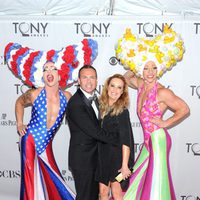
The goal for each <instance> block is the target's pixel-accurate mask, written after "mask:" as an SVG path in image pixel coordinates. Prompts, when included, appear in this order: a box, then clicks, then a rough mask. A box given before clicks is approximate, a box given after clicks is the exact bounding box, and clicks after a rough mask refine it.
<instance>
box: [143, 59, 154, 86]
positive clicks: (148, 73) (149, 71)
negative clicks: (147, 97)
mask: <svg viewBox="0 0 200 200" xmlns="http://www.w3.org/2000/svg"><path fill="white" fill-rule="evenodd" d="M143 78H144V80H145V82H148V83H153V82H155V81H156V80H157V67H156V65H155V63H154V62H153V61H148V62H147V63H146V64H145V66H144V69H143Z"/></svg>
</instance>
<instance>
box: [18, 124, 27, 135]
mask: <svg viewBox="0 0 200 200" xmlns="http://www.w3.org/2000/svg"><path fill="white" fill-rule="evenodd" d="M26 130H27V125H25V124H22V125H18V126H17V132H18V133H19V135H20V136H24V135H25V134H26Z"/></svg>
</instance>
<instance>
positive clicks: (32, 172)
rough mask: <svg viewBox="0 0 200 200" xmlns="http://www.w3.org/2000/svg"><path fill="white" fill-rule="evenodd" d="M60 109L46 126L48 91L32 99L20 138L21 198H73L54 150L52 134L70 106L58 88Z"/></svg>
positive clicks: (68, 199) (53, 134)
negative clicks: (29, 118) (24, 132)
mask: <svg viewBox="0 0 200 200" xmlns="http://www.w3.org/2000/svg"><path fill="white" fill-rule="evenodd" d="M59 96H60V110H59V114H58V116H57V118H56V121H55V123H54V124H53V126H52V127H51V128H50V129H47V124H46V120H47V107H46V105H47V102H46V91H45V89H43V90H42V91H41V92H40V94H39V95H38V97H37V98H36V100H35V101H34V103H33V107H32V115H31V120H30V122H29V124H28V129H27V133H26V135H24V136H23V137H22V138H21V142H20V152H21V190H20V200H73V199H74V196H75V195H74V194H73V192H72V191H70V189H69V188H68V187H67V185H66V184H65V182H64V180H63V178H62V176H61V173H60V171H59V169H58V167H57V164H56V161H55V159H54V155H53V151H52V141H53V138H54V136H55V134H56V132H57V130H58V128H59V127H60V125H61V122H62V119H63V116H64V112H65V109H66V106H67V100H66V97H65V95H64V94H63V93H62V92H61V91H59Z"/></svg>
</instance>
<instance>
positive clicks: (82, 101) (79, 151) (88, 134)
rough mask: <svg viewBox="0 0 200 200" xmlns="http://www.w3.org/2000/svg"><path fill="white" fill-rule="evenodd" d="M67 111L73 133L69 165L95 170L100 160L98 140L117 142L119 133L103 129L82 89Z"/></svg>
mask: <svg viewBox="0 0 200 200" xmlns="http://www.w3.org/2000/svg"><path fill="white" fill-rule="evenodd" d="M66 113H67V120H68V125H69V129H70V134H71V137H70V145H69V167H70V168H71V169H76V170H95V169H96V167H97V162H98V141H102V142H105V143H113V144H115V143H116V141H117V135H115V134H108V133H107V132H106V131H105V130H104V129H101V127H100V124H99V120H98V119H97V117H96V115H95V112H94V110H93V108H92V106H91V104H90V102H89V100H88V99H87V98H86V97H85V95H84V94H83V92H82V91H81V90H80V89H78V90H77V92H76V93H75V94H74V95H73V96H72V97H71V99H70V100H69V102H68V105H67V111H66ZM114 132H115V130H112V133H114Z"/></svg>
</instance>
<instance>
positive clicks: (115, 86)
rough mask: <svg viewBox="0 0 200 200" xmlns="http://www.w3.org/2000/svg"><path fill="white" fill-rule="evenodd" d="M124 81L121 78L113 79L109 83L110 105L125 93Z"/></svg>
mask: <svg viewBox="0 0 200 200" xmlns="http://www.w3.org/2000/svg"><path fill="white" fill-rule="evenodd" d="M123 91H124V82H123V81H122V80H121V79H120V78H113V79H111V81H110V83H109V84H108V98H109V105H110V106H111V105H113V104H114V103H115V102H116V101H117V100H118V99H119V98H120V96H121V95H122V94H123Z"/></svg>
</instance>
